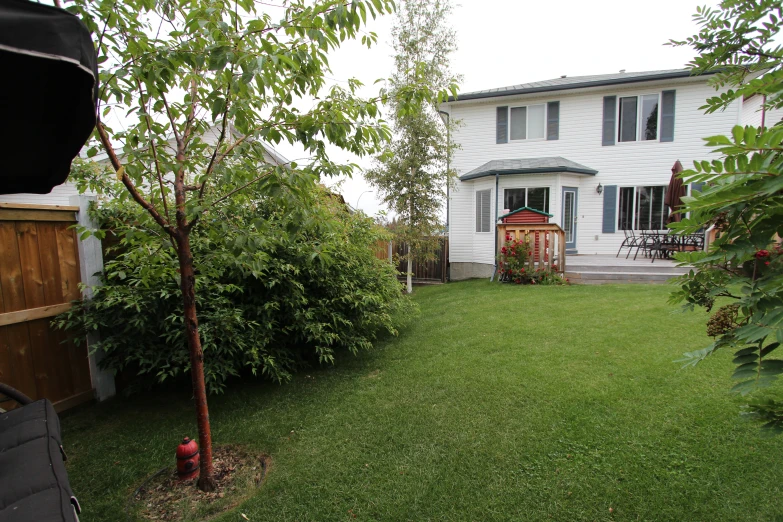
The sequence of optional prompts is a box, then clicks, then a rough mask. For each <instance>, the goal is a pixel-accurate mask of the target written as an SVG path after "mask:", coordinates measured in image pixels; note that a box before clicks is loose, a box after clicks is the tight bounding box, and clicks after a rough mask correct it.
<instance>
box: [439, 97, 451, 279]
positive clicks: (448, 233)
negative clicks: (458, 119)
mask: <svg viewBox="0 0 783 522" xmlns="http://www.w3.org/2000/svg"><path fill="white" fill-rule="evenodd" d="M438 114H440V119H441V121H443V123H445V124H446V172H447V173H451V113H449V112H446V111H441V110H439V111H438ZM444 116H445V117H446V120H445V121H444V120H443V117H444ZM450 189H451V180H449V177H448V175H447V176H446V238H450V237H451V231H450V230H449V203H451V201H450V200H451V195H450ZM446 281H451V262H450V261H449V260H448V258H447V259H446Z"/></svg>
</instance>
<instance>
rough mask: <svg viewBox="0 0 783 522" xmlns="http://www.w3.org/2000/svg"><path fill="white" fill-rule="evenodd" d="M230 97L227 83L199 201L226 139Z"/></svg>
mask: <svg viewBox="0 0 783 522" xmlns="http://www.w3.org/2000/svg"><path fill="white" fill-rule="evenodd" d="M231 76H232V78H233V76H234V65H233V64H231ZM230 95H231V84H230V83H229V84H228V86H227V87H226V107H225V109H223V125H222V126H221V129H220V137H219V138H218V141H217V143H216V144H215V150H214V151H212V158H210V160H209V165H207V170H206V174H205V177H204V181H202V182H201V188H200V189H199V191H198V199H199V201H203V200H204V190H205V189H206V187H207V182H208V181H209V176H210V175H212V169H213V168H214V167H213V166H214V165H215V158H217V152H218V149H220V146H221V145H222V144H223V140H224V139H225V138H226V127H227V126H228V109H229V107H230V106H231V103H230V99H229V96H230Z"/></svg>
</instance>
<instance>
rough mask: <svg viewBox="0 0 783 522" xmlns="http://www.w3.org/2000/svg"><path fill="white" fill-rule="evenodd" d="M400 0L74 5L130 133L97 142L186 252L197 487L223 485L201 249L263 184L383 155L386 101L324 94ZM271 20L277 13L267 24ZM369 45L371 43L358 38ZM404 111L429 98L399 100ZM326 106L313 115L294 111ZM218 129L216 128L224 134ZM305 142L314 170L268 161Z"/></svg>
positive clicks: (103, 105) (293, 181)
mask: <svg viewBox="0 0 783 522" xmlns="http://www.w3.org/2000/svg"><path fill="white" fill-rule="evenodd" d="M393 8H394V3H393V2H392V0H350V1H349V0H315V1H305V0H289V1H286V2H284V3H283V4H282V5H279V6H269V7H267V4H264V3H261V2H258V3H257V2H255V1H253V0H160V1H156V0H127V1H122V2H118V1H116V0H90V1H88V0H76V1H75V2H73V3H69V4H68V6H67V9H68V10H69V11H71V12H72V13H74V14H76V15H77V16H79V17H80V18H81V19H82V20H83V21H84V23H85V24H86V25H87V27H88V28H89V29H90V30H91V31H92V33H93V39H94V41H95V42H96V46H97V52H98V63H99V64H100V80H101V91H100V107H99V111H100V114H101V115H102V116H106V114H107V112H108V111H109V110H111V108H112V107H113V108H114V109H115V110H117V111H119V112H120V113H122V114H123V115H124V117H125V118H126V120H127V122H126V126H125V128H122V129H119V128H117V129H112V128H110V127H109V126H107V125H106V124H105V122H103V121H99V122H98V125H97V130H96V136H97V138H98V140H99V142H100V146H96V147H93V148H91V149H90V150H89V152H88V155H89V156H94V155H96V154H97V153H98V152H99V149H103V152H104V153H106V154H107V155H108V159H109V161H110V163H111V166H112V169H113V171H114V175H115V176H116V177H117V178H118V179H119V180H120V181H121V182H122V183H123V185H124V186H125V188H126V191H125V192H124V193H123V194H122V195H121V196H120V197H122V198H125V199H127V200H132V201H134V202H135V203H137V204H138V205H140V206H141V207H143V208H144V209H145V210H146V212H147V213H148V214H149V215H150V217H151V218H152V219H153V220H154V222H155V223H156V224H157V225H158V227H159V228H160V233H162V234H165V236H166V237H167V238H168V241H170V243H171V244H172V245H173V248H174V250H175V252H176V264H177V269H176V274H177V275H176V277H177V278H178V279H179V282H180V290H181V294H182V313H183V319H184V321H183V322H184V330H185V332H186V336H187V342H188V346H189V352H190V366H189V371H190V372H191V376H192V384H193V394H194V399H195V403H196V411H197V422H198V435H199V444H200V447H201V470H200V472H201V473H200V477H199V482H198V484H199V487H200V488H201V489H203V490H210V489H212V488H213V487H214V478H213V473H212V443H211V435H210V426H209V413H208V409H207V398H206V390H205V384H204V369H203V359H204V353H203V350H202V345H201V339H200V335H199V325H198V315H197V309H196V295H195V280H196V277H197V267H198V259H194V257H193V252H192V249H191V241H190V237H191V234H192V232H193V230H194V229H195V227H197V226H198V224H199V223H200V222H202V221H203V220H205V219H214V218H216V212H217V210H219V209H220V208H221V207H222V206H223V205H225V204H226V202H228V201H230V200H232V201H236V200H237V199H241V198H242V197H244V196H243V195H242V191H243V190H244V189H245V188H247V187H249V186H251V185H253V186H255V187H256V188H257V189H258V190H265V191H266V195H267V197H274V196H275V194H276V193H277V191H278V189H279V187H280V186H281V185H286V186H291V187H295V186H297V184H298V183H299V182H300V181H302V179H303V177H304V178H307V179H312V178H311V177H320V176H324V175H327V176H329V175H336V174H349V173H350V172H351V171H352V168H353V167H352V166H350V165H337V164H335V163H333V162H332V161H330V160H329V158H328V157H327V155H326V145H327V144H328V143H331V144H333V145H336V146H338V147H341V148H343V149H346V150H349V151H351V152H353V153H355V154H358V155H363V154H373V153H376V152H377V151H378V150H379V149H380V146H381V145H382V144H383V143H384V142H385V141H386V140H387V139H388V137H389V135H390V133H389V131H388V129H386V128H385V127H384V126H383V125H382V123H381V122H379V120H378V119H377V116H378V114H379V108H380V104H381V103H382V101H383V100H382V99H381V98H377V99H372V100H362V99H359V98H357V97H356V95H355V92H356V89H357V88H358V87H359V86H360V85H361V84H360V83H359V82H358V81H357V80H350V81H349V82H348V86H347V88H341V87H336V86H335V87H331V88H328V86H327V78H326V76H325V75H326V74H328V73H329V65H328V61H327V53H328V52H330V51H332V50H334V49H336V48H338V47H339V46H340V45H341V44H342V42H344V41H345V40H346V39H354V38H359V36H360V35H361V27H362V25H363V24H364V23H365V22H366V20H367V17H368V16H373V17H374V16H376V15H379V14H383V13H389V12H392V10H393ZM261 9H269V10H270V11H271V12H272V13H274V14H269V13H266V12H262V11H261ZM361 40H362V43H363V44H366V45H367V46H368V47H370V46H372V44H374V43H375V41H376V35H375V34H373V33H369V34H364V35H361ZM395 94H396V95H397V96H398V103H399V104H400V107H406V106H407V105H408V104H409V103H411V102H412V101H416V102H417V103H418V100H420V99H421V98H422V96H426V95H428V93H427V94H425V95H421V94H420V93H417V92H416V89H415V88H411V89H408V90H404V91H399V92H397V93H395ZM310 98H312V99H315V101H314V103H313V105H312V106H311V108H310V109H308V110H300V109H298V108H297V107H296V106H295V103H294V102H295V100H297V99H310ZM214 129H216V130H214ZM283 140H285V141H287V142H289V143H298V144H299V145H300V146H301V147H303V148H304V150H305V151H306V153H307V154H309V155H311V161H310V162H309V164H308V166H307V167H306V168H300V167H299V166H297V165H296V164H295V163H291V164H289V165H280V164H276V163H275V162H269V161H267V159H266V156H265V152H264V147H263V146H262V142H263V141H267V142H271V143H273V144H275V143H279V142H280V141H283Z"/></svg>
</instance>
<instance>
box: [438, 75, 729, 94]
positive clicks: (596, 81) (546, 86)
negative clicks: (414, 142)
mask: <svg viewBox="0 0 783 522" xmlns="http://www.w3.org/2000/svg"><path fill="white" fill-rule="evenodd" d="M704 74H715V71H713V72H707V73H704ZM690 76H691V71H690V69H669V70H666V71H647V72H622V73H614V74H594V75H592V76H574V77H570V78H569V77H560V78H555V79H553V80H544V81H541V82H531V83H521V84H518V85H511V86H509V87H500V88H496V89H487V90H484V91H474V92H467V93H463V94H459V95H458V96H457V97H456V98H454V97H453V96H450V97H449V101H450V102H453V101H465V100H478V99H482V98H496V97H499V96H514V95H517V94H531V93H537V92H550V91H565V90H570V89H582V88H585V87H600V86H604V85H621V84H624V83H636V82H649V81H654V80H673V79H677V78H688V77H690Z"/></svg>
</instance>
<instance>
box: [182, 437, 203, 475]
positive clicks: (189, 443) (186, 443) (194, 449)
mask: <svg viewBox="0 0 783 522" xmlns="http://www.w3.org/2000/svg"><path fill="white" fill-rule="evenodd" d="M198 462H199V455H198V444H196V441H195V440H190V439H189V438H187V437H185V438H184V439H182V444H180V445H179V446H177V475H179V479H180V480H188V479H192V478H195V477H196V475H198Z"/></svg>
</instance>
